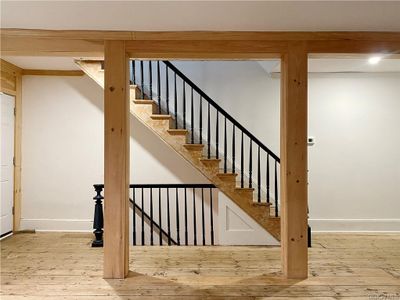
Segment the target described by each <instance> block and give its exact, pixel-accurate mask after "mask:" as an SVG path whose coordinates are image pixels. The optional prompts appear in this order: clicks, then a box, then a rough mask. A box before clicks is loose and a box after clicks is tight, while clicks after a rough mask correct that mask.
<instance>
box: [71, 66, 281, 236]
mask: <svg viewBox="0 0 400 300" xmlns="http://www.w3.org/2000/svg"><path fill="white" fill-rule="evenodd" d="M76 63H77V64H78V65H79V66H80V67H81V69H82V70H83V71H84V72H85V73H86V74H87V75H88V76H89V77H91V78H92V79H93V80H95V81H96V82H97V83H98V84H99V85H100V86H101V87H103V88H104V72H103V70H102V69H101V62H100V61H76ZM138 95H141V91H140V89H139V88H138V87H137V86H135V85H131V89H130V99H131V103H130V111H131V113H132V114H133V115H134V116H135V117H136V118H137V119H138V120H140V121H141V122H142V123H143V124H144V125H145V126H147V127H148V128H149V129H150V130H151V131H153V132H154V133H155V134H157V135H158V136H159V137H160V138H161V140H162V141H164V142H165V143H166V144H167V145H168V146H170V147H171V148H172V149H174V150H175V151H176V152H177V153H179V154H180V155H181V156H182V157H183V158H184V159H186V160H187V161H188V162H190V163H191V164H192V165H193V166H194V167H196V169H197V170H199V171H200V172H201V173H202V174H203V175H204V176H205V177H207V178H208V179H209V180H210V182H212V183H213V184H214V185H215V186H216V187H217V188H218V189H219V190H220V191H222V192H223V193H224V194H225V195H226V196H228V197H229V198H230V199H231V200H232V201H234V202H235V203H236V204H237V205H238V206H239V207H240V208H241V209H242V210H243V211H245V212H246V213H247V214H248V215H249V216H250V217H251V218H253V219H254V220H255V221H256V222H257V223H258V224H260V225H261V226H262V227H263V228H264V229H266V230H267V231H268V232H269V233H270V234H271V235H272V236H273V237H275V238H276V239H277V240H280V218H279V217H273V216H271V215H270V209H271V207H270V205H269V204H267V203H258V202H255V201H254V200H253V194H254V189H252V188H238V187H237V186H236V176H237V174H232V173H223V171H222V170H221V169H220V161H221V160H220V159H215V158H211V159H207V158H206V157H205V156H204V154H203V148H204V145H202V144H188V143H187V140H188V135H189V131H188V130H185V129H173V124H174V122H173V117H172V116H171V115H160V114H157V112H158V106H157V104H156V102H155V101H153V100H149V99H145V100H143V99H136V98H139V97H137V96H138Z"/></svg>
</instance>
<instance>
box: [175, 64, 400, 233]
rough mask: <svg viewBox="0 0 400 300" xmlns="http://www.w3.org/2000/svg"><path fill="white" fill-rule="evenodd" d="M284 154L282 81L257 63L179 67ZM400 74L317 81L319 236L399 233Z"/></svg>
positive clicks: (313, 85) (312, 91)
mask: <svg viewBox="0 0 400 300" xmlns="http://www.w3.org/2000/svg"><path fill="white" fill-rule="evenodd" d="M174 64H175V65H177V66H178V67H179V68H180V69H181V70H182V71H183V73H185V74H186V75H188V77H189V78H193V81H194V82H195V83H196V84H198V85H199V86H200V87H201V88H202V89H204V90H205V91H206V93H207V94H208V95H210V96H211V97H212V98H213V99H214V100H215V101H217V102H218V103H219V104H220V105H221V106H222V107H223V108H225V109H226V110H227V111H228V112H230V113H232V115H234V116H235V117H236V118H237V119H238V120H239V121H240V122H241V123H242V124H243V125H245V126H246V127H247V128H248V129H250V131H251V132H253V133H254V134H255V136H257V137H259V138H260V140H261V141H262V142H264V143H265V144H266V145H267V146H269V147H271V149H272V150H273V151H275V152H277V153H279V81H280V79H279V78H271V77H269V76H268V75H267V73H266V72H265V71H264V70H263V69H262V67H261V66H260V64H258V63H257V62H174ZM399 100H400V74H399V73H370V74H356V73H355V74H354V73H353V74H318V73H317V74H311V75H310V81H309V135H310V136H314V137H315V138H316V144H315V145H314V146H311V147H309V182H310V185H309V208H310V219H311V220H310V223H311V225H312V227H313V230H314V231H379V230H383V231H386V230H388V231H390V230H397V231H399V230H400V214H399V211H400V185H399V182H400V160H399V159H398V153H399V149H400V135H399V134H397V131H398V129H399V128H400V118H399V117H398V116H399V114H400V101H399Z"/></svg>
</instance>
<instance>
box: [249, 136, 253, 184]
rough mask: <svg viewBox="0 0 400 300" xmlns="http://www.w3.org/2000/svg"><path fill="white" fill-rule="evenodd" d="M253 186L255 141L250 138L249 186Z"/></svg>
mask: <svg viewBox="0 0 400 300" xmlns="http://www.w3.org/2000/svg"><path fill="white" fill-rule="evenodd" d="M252 187H253V141H252V140H251V139H250V147H249V188H252Z"/></svg>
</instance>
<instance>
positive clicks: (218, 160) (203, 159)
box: [200, 158, 221, 162]
mask: <svg viewBox="0 0 400 300" xmlns="http://www.w3.org/2000/svg"><path fill="white" fill-rule="evenodd" d="M200 161H203V162H221V159H220V158H200Z"/></svg>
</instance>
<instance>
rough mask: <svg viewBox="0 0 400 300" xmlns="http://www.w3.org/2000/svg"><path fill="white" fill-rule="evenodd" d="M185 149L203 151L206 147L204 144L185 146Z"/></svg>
mask: <svg viewBox="0 0 400 300" xmlns="http://www.w3.org/2000/svg"><path fill="white" fill-rule="evenodd" d="M183 147H185V148H186V149H187V150H197V151H198V150H203V148H204V145H203V144H184V145H183Z"/></svg>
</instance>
